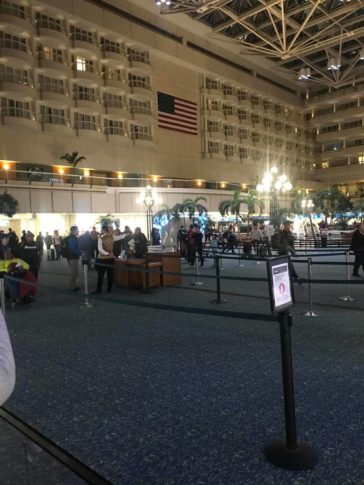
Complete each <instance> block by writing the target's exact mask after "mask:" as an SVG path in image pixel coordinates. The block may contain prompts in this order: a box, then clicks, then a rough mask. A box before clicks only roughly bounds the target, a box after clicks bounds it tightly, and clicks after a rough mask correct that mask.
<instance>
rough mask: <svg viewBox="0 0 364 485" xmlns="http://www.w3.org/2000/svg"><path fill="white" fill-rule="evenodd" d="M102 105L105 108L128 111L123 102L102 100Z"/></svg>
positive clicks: (109, 99) (110, 99) (108, 99)
mask: <svg viewBox="0 0 364 485" xmlns="http://www.w3.org/2000/svg"><path fill="white" fill-rule="evenodd" d="M103 103H104V106H105V107H106V108H119V109H124V110H127V109H128V107H127V105H125V103H123V101H121V100H118V99H112V98H106V99H105V98H104V100H103Z"/></svg>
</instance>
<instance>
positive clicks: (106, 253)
mask: <svg viewBox="0 0 364 485" xmlns="http://www.w3.org/2000/svg"><path fill="white" fill-rule="evenodd" d="M144 237H145V236H144ZM124 238H125V234H119V235H114V234H113V232H112V231H111V230H110V228H109V227H108V226H106V225H105V226H102V228H101V236H100V237H99V239H98V241H97V249H98V257H97V259H96V263H95V269H96V271H97V287H96V290H95V291H93V292H92V293H91V295H100V294H101V293H102V284H103V282H104V276H105V273H107V292H108V293H111V289H112V285H113V283H114V263H115V255H114V252H113V251H114V242H115V241H120V240H121V239H124Z"/></svg>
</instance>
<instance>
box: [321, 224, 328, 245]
mask: <svg viewBox="0 0 364 485" xmlns="http://www.w3.org/2000/svg"><path fill="white" fill-rule="evenodd" d="M320 237H321V247H322V248H327V239H328V237H329V229H328V227H327V226H322V227H320Z"/></svg>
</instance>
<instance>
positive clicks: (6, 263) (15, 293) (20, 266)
mask: <svg viewBox="0 0 364 485" xmlns="http://www.w3.org/2000/svg"><path fill="white" fill-rule="evenodd" d="M4 257H5V259H2V260H0V273H8V272H9V270H10V271H11V270H13V271H14V273H16V271H17V270H24V271H29V264H28V263H26V262H25V261H23V260H22V259H20V258H14V257H13V253H12V252H11V249H10V248H6V250H5V253H4ZM5 288H6V289H7V290H8V292H9V297H10V299H11V301H12V303H16V302H17V301H18V300H19V282H18V281H15V280H10V279H8V278H5Z"/></svg>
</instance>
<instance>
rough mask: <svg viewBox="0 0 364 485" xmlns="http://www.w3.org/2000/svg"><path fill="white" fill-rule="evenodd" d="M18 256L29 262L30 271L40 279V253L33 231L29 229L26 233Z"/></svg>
mask: <svg viewBox="0 0 364 485" xmlns="http://www.w3.org/2000/svg"><path fill="white" fill-rule="evenodd" d="M17 256H18V257H19V258H20V259H22V260H23V261H25V262H26V263H28V264H29V269H30V271H31V272H32V273H33V275H34V277H35V278H36V279H38V273H39V267H40V254H39V248H38V245H37V243H36V242H35V241H34V234H33V233H32V232H30V231H28V232H27V233H26V235H25V241H23V242H22V243H21V244H20V246H19V250H18V251H17Z"/></svg>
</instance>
